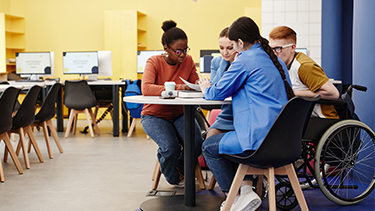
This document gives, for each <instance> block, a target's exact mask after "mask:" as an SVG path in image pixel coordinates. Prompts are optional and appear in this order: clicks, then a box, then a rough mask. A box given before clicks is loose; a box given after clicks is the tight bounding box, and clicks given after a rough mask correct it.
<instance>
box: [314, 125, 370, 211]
mask: <svg viewBox="0 0 375 211" xmlns="http://www.w3.org/2000/svg"><path fill="white" fill-rule="evenodd" d="M327 167H329V168H327ZM314 169H315V175H316V180H317V182H318V185H319V188H320V190H321V191H322V192H323V194H324V195H325V196H326V197H327V198H328V199H329V200H331V201H332V202H335V203H337V204H340V205H352V204H356V203H358V202H360V201H362V200H363V199H365V198H366V197H367V196H368V195H369V194H370V193H371V191H372V190H373V189H374V186H375V179H374V178H375V177H374V176H375V134H374V132H373V131H372V130H371V128H369V127H368V126H367V125H365V124H364V123H362V122H360V121H357V120H343V121H340V122H337V123H336V124H334V125H332V126H331V127H330V128H329V129H328V130H327V131H326V132H325V133H324V134H323V136H322V137H321V139H320V141H319V144H318V146H317V148H316V154H315V168H314ZM324 169H326V170H324ZM319 175H320V176H319Z"/></svg>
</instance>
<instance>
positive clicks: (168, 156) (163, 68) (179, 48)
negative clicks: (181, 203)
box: [141, 20, 202, 185]
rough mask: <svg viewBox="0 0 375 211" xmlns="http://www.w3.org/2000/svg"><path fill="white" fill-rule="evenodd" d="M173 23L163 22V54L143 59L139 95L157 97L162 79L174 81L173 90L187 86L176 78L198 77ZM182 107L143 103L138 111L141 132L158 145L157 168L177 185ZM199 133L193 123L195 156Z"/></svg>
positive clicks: (181, 168) (183, 37)
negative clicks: (140, 91)
mask: <svg viewBox="0 0 375 211" xmlns="http://www.w3.org/2000/svg"><path fill="white" fill-rule="evenodd" d="M176 25H177V24H176V22H174V21H172V20H169V21H164V22H163V25H162V29H163V30H164V33H163V36H162V40H161V41H162V44H163V48H164V51H165V53H164V54H163V55H157V56H152V57H151V58H149V59H148V60H147V62H146V66H145V70H144V73H143V77H142V86H141V87H142V94H143V95H144V96H160V95H161V92H162V91H164V90H165V88H164V82H166V81H174V82H175V83H176V87H175V89H176V90H187V89H190V88H189V87H188V86H187V85H186V84H184V83H183V82H182V81H181V79H180V77H182V78H183V79H185V80H187V81H189V82H191V83H195V82H196V81H197V80H198V74H197V73H196V71H197V70H196V68H195V63H194V61H193V59H192V57H191V56H190V55H188V54H187V53H188V52H189V46H188V39H187V36H186V34H185V32H184V31H183V30H182V29H180V28H178V27H176ZM183 111H184V109H183V106H177V105H156V104H145V105H144V106H143V110H142V113H141V115H142V116H141V118H142V120H141V122H142V127H143V130H144V131H145V133H146V134H147V135H148V136H149V137H150V138H151V139H152V140H154V141H155V142H156V144H157V145H158V146H159V149H158V153H157V157H158V160H159V163H160V170H161V172H162V173H163V174H164V176H165V178H166V180H167V181H168V183H170V184H172V185H181V184H182V180H183V175H184V172H183V171H184V165H183V164H184V160H183V158H184V155H183V149H182V146H183V141H184V139H183V137H184V136H183V130H184V116H183ZM201 145H202V136H201V132H200V128H199V126H198V124H197V122H196V124H195V153H196V158H198V156H199V155H200V154H201V152H202V151H201Z"/></svg>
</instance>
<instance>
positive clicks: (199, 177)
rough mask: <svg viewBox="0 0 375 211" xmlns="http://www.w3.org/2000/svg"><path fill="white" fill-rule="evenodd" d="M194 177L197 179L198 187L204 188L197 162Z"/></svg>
mask: <svg viewBox="0 0 375 211" xmlns="http://www.w3.org/2000/svg"><path fill="white" fill-rule="evenodd" d="M195 177H196V178H197V179H198V183H199V187H200V188H201V189H202V190H204V189H206V184H204V179H203V175H202V169H201V166H200V165H199V163H197V165H195Z"/></svg>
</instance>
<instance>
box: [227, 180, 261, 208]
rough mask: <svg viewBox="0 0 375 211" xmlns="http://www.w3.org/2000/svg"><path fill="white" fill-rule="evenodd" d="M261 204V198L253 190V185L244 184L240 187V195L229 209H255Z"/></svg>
mask: <svg viewBox="0 0 375 211" xmlns="http://www.w3.org/2000/svg"><path fill="white" fill-rule="evenodd" d="M261 204H262V200H261V199H260V198H259V196H258V195H257V194H256V193H255V192H254V191H253V187H252V186H250V185H246V186H243V187H241V191H240V196H239V197H238V200H237V202H236V203H233V206H232V209H231V211H232V210H233V211H255V210H256V209H257V208H258V207H259V206H260V205H261Z"/></svg>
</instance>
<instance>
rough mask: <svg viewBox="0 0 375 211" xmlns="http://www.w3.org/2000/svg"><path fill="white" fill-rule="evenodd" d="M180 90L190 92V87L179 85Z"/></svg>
mask: <svg viewBox="0 0 375 211" xmlns="http://www.w3.org/2000/svg"><path fill="white" fill-rule="evenodd" d="M180 90H191V89H190V87H189V86H188V85H186V84H181V86H180Z"/></svg>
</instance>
